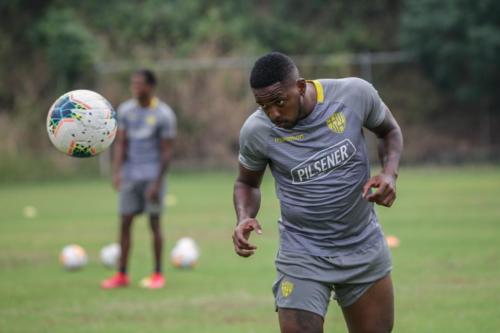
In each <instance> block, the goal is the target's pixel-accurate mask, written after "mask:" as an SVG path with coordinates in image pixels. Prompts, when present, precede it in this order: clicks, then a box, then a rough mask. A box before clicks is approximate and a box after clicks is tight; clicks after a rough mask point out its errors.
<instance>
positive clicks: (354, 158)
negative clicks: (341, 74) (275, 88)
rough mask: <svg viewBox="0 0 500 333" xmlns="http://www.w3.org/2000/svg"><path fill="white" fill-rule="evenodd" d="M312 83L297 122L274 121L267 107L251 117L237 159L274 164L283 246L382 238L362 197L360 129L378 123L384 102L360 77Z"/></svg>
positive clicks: (310, 249) (339, 249) (296, 248)
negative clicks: (310, 105)
mask: <svg viewBox="0 0 500 333" xmlns="http://www.w3.org/2000/svg"><path fill="white" fill-rule="evenodd" d="M312 83H314V85H315V87H316V92H317V104H316V106H315V108H314V110H313V111H312V112H311V113H310V114H309V115H308V116H307V117H306V118H304V119H302V120H300V121H299V122H298V123H297V125H296V126H295V127H294V128H292V129H283V128H279V127H277V126H275V125H274V124H273V123H272V122H271V121H270V119H269V118H268V117H267V116H266V114H265V113H264V112H263V111H262V110H257V111H255V112H254V113H253V114H252V115H251V116H250V117H249V118H248V119H247V120H246V122H245V124H244V125H243V127H242V129H241V132H240V154H239V162H240V163H241V164H242V165H243V166H244V167H245V168H247V169H249V170H254V171H257V170H263V169H265V168H266V166H267V165H269V167H270V169H271V172H272V174H273V176H274V179H275V185H276V195H277V197H278V199H279V201H280V207H281V218H280V219H279V230H280V251H287V252H295V253H303V254H308V255H314V256H334V255H339V254H347V253H349V252H351V251H352V250H353V249H356V248H359V247H360V246H366V245H368V244H370V243H375V242H376V241H377V240H379V239H380V237H382V231H381V229H380V226H379V224H378V221H377V216H376V215H375V210H374V208H373V204H372V203H370V202H368V201H366V200H365V199H364V198H363V197H362V189H363V185H364V184H365V182H366V181H367V180H368V179H369V177H370V165H369V161H368V156H367V152H366V145H365V139H364V136H363V132H362V127H363V126H364V127H367V128H369V129H370V128H374V127H377V126H378V125H380V124H381V123H382V121H383V119H384V117H385V112H386V106H385V105H384V103H383V102H382V100H381V99H380V97H379V95H378V93H377V91H376V90H375V89H374V88H373V86H372V85H371V84H370V83H368V82H366V81H364V80H362V79H358V78H345V79H323V80H315V81H312Z"/></svg>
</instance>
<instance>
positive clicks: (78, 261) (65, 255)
mask: <svg viewBox="0 0 500 333" xmlns="http://www.w3.org/2000/svg"><path fill="white" fill-rule="evenodd" d="M59 261H60V262H61V264H62V265H63V267H64V268H65V269H67V270H70V271H73V270H77V269H80V268H83V267H84V266H85V265H86V264H87V261H88V259H87V253H86V252H85V250H84V249H83V247H81V246H80V245H76V244H71V245H66V246H65V247H64V248H63V249H62V251H61V254H60V255H59Z"/></svg>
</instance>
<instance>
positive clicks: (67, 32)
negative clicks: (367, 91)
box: [0, 0, 500, 170]
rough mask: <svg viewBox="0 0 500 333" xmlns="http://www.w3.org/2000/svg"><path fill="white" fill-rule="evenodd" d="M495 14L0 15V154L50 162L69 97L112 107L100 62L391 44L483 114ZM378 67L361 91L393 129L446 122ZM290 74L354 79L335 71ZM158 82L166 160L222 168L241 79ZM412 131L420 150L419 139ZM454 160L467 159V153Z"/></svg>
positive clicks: (306, 5)
mask: <svg viewBox="0 0 500 333" xmlns="http://www.w3.org/2000/svg"><path fill="white" fill-rule="evenodd" d="M402 4H404V6H402ZM499 11H500V2H495V1H494V0H476V1H473V0H418V1H417V0H406V1H405V0H372V1H347V0H341V1H326V0H309V1H302V0H300V1H299V0H281V1H264V0H255V1H230V0H210V1H202V0H189V1H185V0H169V1H164V0H128V1H122V0H107V1H102V0H101V1H98V0H86V1H79V0H44V1H29V0H8V1H0V15H1V17H2V19H1V20H0V61H1V62H2V64H3V66H0V77H1V78H2V80H0V152H7V153H8V154H10V155H14V156H15V155H17V156H19V155H22V154H26V152H34V153H35V154H34V156H35V158H36V156H37V155H40V152H50V151H52V150H50V148H48V146H49V141H48V138H47V136H46V135H45V133H44V132H45V126H44V124H45V117H46V112H47V109H48V107H49V106H50V104H51V103H52V101H53V100H54V99H55V98H56V97H58V96H59V95H60V94H62V93H63V92H65V91H67V90H69V89H74V88H78V87H79V88H84V87H85V88H89V89H97V88H99V89H101V90H103V93H105V95H106V96H107V97H108V98H110V100H111V101H112V102H113V103H114V104H115V105H116V104H117V103H118V102H120V101H122V100H123V99H124V98H126V97H128V94H127V88H126V86H127V84H128V83H127V81H128V74H129V73H117V74H114V75H108V76H106V75H100V76H98V75H97V74H98V73H97V71H95V70H94V68H95V65H96V64H98V63H101V62H124V63H129V64H130V63H134V64H142V65H147V64H152V63H155V62H158V61H161V60H165V59H173V58H181V59H182V58H211V57H225V56H245V57H253V56H256V55H258V54H262V53H264V52H267V51H270V50H279V51H282V52H286V53H289V54H293V55H304V54H333V53H336V54H339V53H351V52H353V53H355V52H366V51H373V52H377V51H394V50H398V48H399V45H400V42H401V43H402V45H403V46H404V48H405V49H407V50H409V51H410V52H412V53H415V55H416V56H417V59H418V60H419V61H420V62H421V63H422V64H423V67H424V68H425V70H426V72H427V73H429V75H430V77H431V78H433V80H434V81H433V82H435V84H436V85H438V86H439V87H441V88H442V89H443V90H444V91H446V92H449V94H450V95H452V96H455V97H458V98H460V100H467V101H474V100H475V99H481V100H485V101H487V103H486V102H484V103H482V104H483V105H486V104H489V105H490V106H491V105H493V104H492V103H494V102H495V99H496V98H498V96H499V95H498V94H496V92H495V91H494V90H495V88H496V87H497V86H499V84H500V80H499V73H500V70H499V68H498V64H499V62H498V59H500V55H499V50H500V32H499V31H498V27H499V25H498V18H499V17H500V13H499ZM400 30H401V34H399V31H400ZM398 35H400V36H399V37H400V40H399V39H398ZM391 66H392V67H391V68H392V69H389V68H385V67H384V66H379V67H378V69H377V71H378V72H375V68H374V69H373V70H374V73H373V74H374V75H373V78H374V80H375V85H376V86H377V87H378V88H379V91H380V92H381V94H382V96H384V99H385V100H386V102H387V103H388V104H389V105H390V106H391V107H393V110H394V112H395V114H396V115H397V116H398V119H399V120H400V121H401V122H402V123H403V124H405V123H408V124H409V123H411V124H418V123H420V124H422V123H423V122H427V123H431V121H429V119H431V120H432V122H434V121H435V120H436V117H435V115H436V114H439V113H441V114H443V111H442V110H445V111H447V110H449V109H450V107H448V108H447V107H446V105H445V103H443V100H444V98H443V95H442V94H440V93H439V92H438V91H436V90H435V89H434V87H435V86H434V84H433V82H430V81H429V80H427V79H426V78H425V77H423V76H422V75H421V74H420V72H419V70H418V68H415V67H414V66H412V65H409V64H404V65H401V66H398V65H391ZM305 67H306V66H305ZM302 73H303V75H304V76H306V77H336V76H349V75H360V72H359V71H356V68H354V66H348V65H346V64H343V63H341V64H331V66H316V67H315V66H307V68H303V69H302ZM159 74H160V76H161V77H160V86H159V87H158V90H159V92H161V93H160V96H161V97H163V98H165V99H166V100H167V102H169V103H170V104H171V105H172V107H173V108H174V109H175V111H176V112H177V116H178V119H179V127H180V131H179V133H180V138H179V143H178V150H177V153H176V154H177V157H181V158H185V159H186V160H189V159H190V158H193V159H196V158H198V159H203V161H206V160H209V159H211V160H212V161H213V164H214V165H215V164H216V163H218V162H223V163H225V164H226V165H227V163H230V161H233V160H234V156H233V155H234V153H235V150H236V149H237V135H238V130H239V127H240V125H241V123H242V121H243V119H244V118H245V117H246V116H247V115H248V114H249V113H250V112H252V110H253V108H254V102H253V96H251V92H250V90H249V89H248V86H247V75H248V73H247V69H235V70H231V71H230V70H223V71H210V70H207V71H205V70H201V71H196V72H175V73H174V72H168V73H166V72H162V73H159ZM395 88H397V89H395ZM497 105H498V104H497ZM454 111H455V110H454ZM462 114H464V113H462ZM465 116H468V117H469V118H468V120H470V119H472V121H474V118H472V116H470V113H465ZM446 120H448V119H447V118H446ZM468 120H467V119H464V120H463V122H464V123H467V124H469V123H468ZM446 124H448V123H447V122H446ZM451 127H453V126H451ZM425 130H426V131H427V135H426V136H427V137H428V138H429V142H430V143H429V144H430V145H432V142H431V141H432V140H433V137H432V135H430V134H429V131H430V130H431V129H430V128H425ZM407 133H410V131H407ZM415 133H416V134H415V137H418V135H420V133H419V131H415ZM495 133H496V132H495ZM439 134H440V135H442V136H443V137H444V136H446V135H447V133H446V132H442V133H439ZM448 134H449V133H448ZM461 134H462V133H461ZM466 135H467V137H468V138H469V139H470V138H471V137H472V136H473V135H475V133H474V132H466ZM497 136H499V135H497ZM41 137H43V138H44V140H40V138H41ZM207 138H210V139H211V140H208V139H207ZM464 138H465V137H463V138H462V139H463V140H465V139H464ZM473 140H474V139H471V140H470V141H473ZM417 141H418V140H417ZM417 141H416V142H417ZM451 142H453V140H451ZM407 143H408V145H410V144H411V143H412V140H411V138H409V140H407ZM417 144H418V142H417ZM462 146H464V147H465V148H464V149H463V151H465V152H466V153H467V152H468V151H469V150H470V149H472V148H473V147H472V148H470V146H472V145H469V144H468V143H467V144H463V145H462ZM27 147H29V149H27ZM414 152H417V150H414ZM425 153H426V151H425V149H423V148H422V149H421V152H417V153H415V155H414V156H415V160H418V159H419V158H420V156H422V155H424V154H425ZM419 154H420V155H419ZM464 155H465V153H464ZM0 162H2V161H0ZM58 163H59V162H58ZM0 164H1V163H0ZM12 165H13V164H12ZM197 165H198V164H197ZM0 170H1V165H0Z"/></svg>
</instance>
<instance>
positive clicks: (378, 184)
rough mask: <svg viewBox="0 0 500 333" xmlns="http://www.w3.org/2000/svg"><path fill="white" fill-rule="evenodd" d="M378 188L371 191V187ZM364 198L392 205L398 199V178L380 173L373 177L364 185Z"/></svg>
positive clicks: (382, 204) (383, 204) (380, 203)
mask: <svg viewBox="0 0 500 333" xmlns="http://www.w3.org/2000/svg"><path fill="white" fill-rule="evenodd" d="M372 187H373V188H376V189H377V190H376V191H375V192H373V193H371V191H370V189H371V188H372ZM363 198H365V199H366V200H368V201H371V202H375V203H376V204H378V205H381V206H385V207H391V206H392V204H393V203H394V200H396V178H395V177H394V176H391V175H387V174H384V173H379V174H378V175H376V176H373V177H371V178H370V179H369V180H368V181H367V182H366V184H365V186H363Z"/></svg>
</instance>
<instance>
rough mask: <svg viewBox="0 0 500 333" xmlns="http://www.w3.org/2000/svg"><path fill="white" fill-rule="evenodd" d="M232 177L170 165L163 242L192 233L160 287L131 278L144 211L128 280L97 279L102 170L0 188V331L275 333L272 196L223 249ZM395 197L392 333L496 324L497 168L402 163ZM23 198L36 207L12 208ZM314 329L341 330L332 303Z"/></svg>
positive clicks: (105, 207)
mask: <svg viewBox="0 0 500 333" xmlns="http://www.w3.org/2000/svg"><path fill="white" fill-rule="evenodd" d="M232 181H233V175H231V174H224V173H198V174H183V173H181V174H176V173H174V174H172V175H171V177H170V193H172V194H173V195H175V197H176V198H177V204H176V205H175V206H171V207H169V208H168V212H167V215H166V218H165V220H164V227H165V235H166V239H167V245H166V250H167V251H166V253H167V254H168V252H169V251H170V249H171V248H172V246H173V245H174V241H175V240H176V239H178V238H179V237H182V236H191V237H193V238H195V239H196V240H197V241H198V243H199V245H200V247H201V251H202V257H201V259H200V263H199V266H198V267H197V268H196V269H194V270H192V271H179V270H175V269H173V268H172V267H171V266H170V265H166V269H165V270H166V274H167V277H168V285H167V287H166V288H165V289H163V290H159V291H149V290H144V289H141V288H139V286H138V282H139V280H140V279H141V278H142V277H144V276H145V275H147V274H149V272H150V269H151V266H152V259H151V251H150V241H149V232H148V228H147V223H146V220H145V219H144V218H140V219H139V220H137V222H136V224H135V227H134V245H133V246H134V247H133V255H132V262H131V268H130V270H131V277H132V279H133V285H132V286H131V287H130V288H127V289H123V290H112V291H104V290H101V289H100V288H99V282H100V280H101V279H103V278H105V277H107V276H109V275H110V274H111V273H112V271H110V270H108V269H106V268H104V267H103V266H102V265H100V263H99V260H98V254H99V250H100V248H101V247H102V246H103V245H105V244H107V243H110V242H112V241H114V240H115V238H116V231H117V218H116V194H115V193H114V192H113V191H112V189H111V187H110V185H109V184H108V183H107V182H105V181H95V182H84V181H78V182H60V183H33V184H22V185H14V184H10V185H4V186H0V332H2V333H16V332H22V333H28V332H37V333H39V332H51V333H56V332H71V333H77V332H86V333H91V332H104V333H113V332H141V333H146V332H152V333H153V332H154V333H158V332H172V333H173V332H179V333H181V332H182V333H189V332H210V333H212V332H231V333H233V332H259V333H260V332H278V331H279V330H278V325H277V320H276V315H275V313H274V308H273V297H272V294H271V291H270V288H271V284H272V282H273V279H274V268H273V258H274V255H275V252H276V246H277V225H276V219H277V217H278V213H279V211H278V205H277V202H276V199H275V197H274V190H273V183H272V180H271V179H270V178H267V179H266V181H265V183H264V187H263V205H262V208H261V214H260V221H261V224H262V225H263V228H264V234H263V235H262V236H260V237H258V238H254V242H255V243H256V244H257V245H258V246H259V249H258V253H257V254H256V255H255V256H254V257H252V258H249V259H242V258H239V257H237V256H236V255H235V254H234V253H233V247H232V243H231V237H230V236H231V233H232V229H233V225H234V222H235V221H234V215H233V209H232V199H231V193H232ZM398 185H399V198H398V201H397V203H396V205H395V206H394V207H393V208H391V209H382V208H378V212H379V215H380V217H381V222H382V225H383V228H384V230H385V232H386V234H393V235H396V236H397V237H399V239H400V240H401V245H400V246H399V247H398V248H396V249H394V250H393V258H394V271H393V278H394V281H395V288H396V297H397V299H396V324H395V329H394V332H404V333H410V332H419V333H422V332H436V333H443V332H454V333H459V332H464V333H465V332H466V333H471V332H500V168H463V169H459V168H456V169H404V170H402V172H401V176H400V181H399V184H398ZM27 205H32V206H34V207H36V208H37V210H38V215H37V217H35V218H32V219H28V218H25V217H23V213H22V211H23V207H25V206H27ZM68 243H78V244H80V245H82V246H83V247H85V248H86V249H87V252H88V254H89V258H90V262H89V265H88V266H87V267H85V268H84V269H83V270H82V271H78V272H66V271H64V270H63V269H62V268H61V267H60V266H59V263H58V254H59V251H60V250H61V248H62V247H63V246H64V245H66V244H68ZM325 332H346V329H345V325H344V323H343V320H342V318H341V313H340V311H339V308H338V306H337V305H336V304H334V303H332V304H331V306H330V312H329V314H328V318H327V321H326V329H325Z"/></svg>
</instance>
